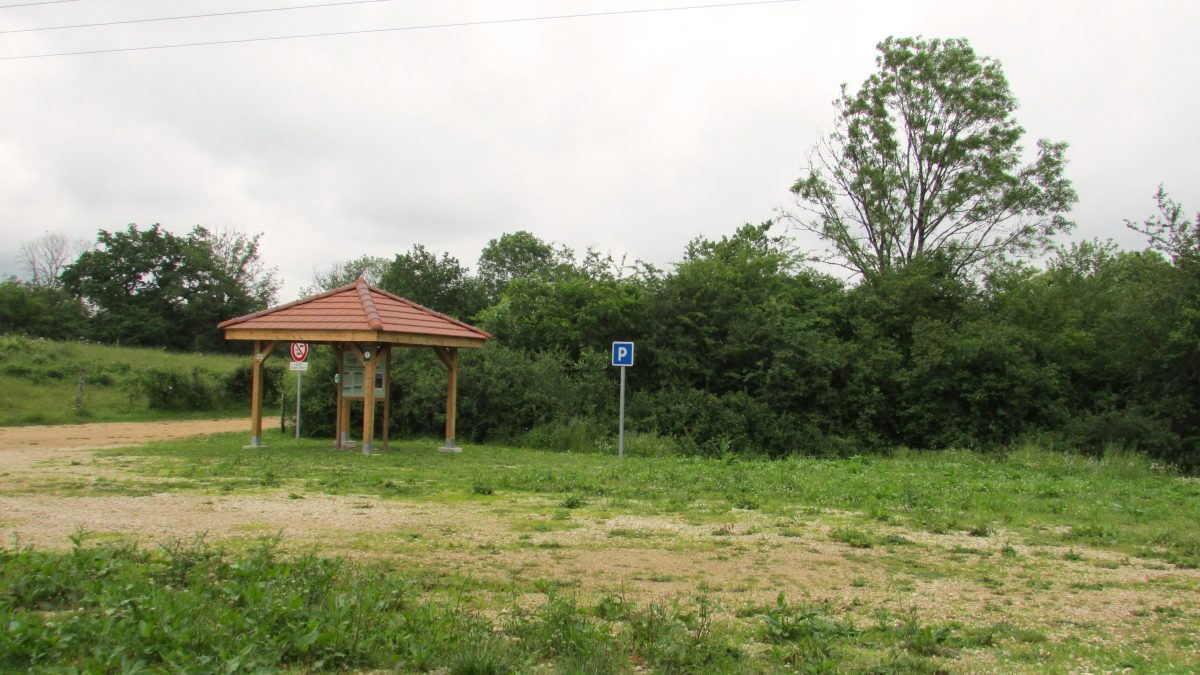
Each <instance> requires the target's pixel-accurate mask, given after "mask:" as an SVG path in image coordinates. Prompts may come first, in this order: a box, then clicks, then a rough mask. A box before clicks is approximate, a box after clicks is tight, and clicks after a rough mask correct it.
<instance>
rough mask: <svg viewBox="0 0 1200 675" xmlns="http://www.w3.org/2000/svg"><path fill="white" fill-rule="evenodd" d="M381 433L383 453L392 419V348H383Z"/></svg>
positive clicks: (385, 450)
mask: <svg viewBox="0 0 1200 675" xmlns="http://www.w3.org/2000/svg"><path fill="white" fill-rule="evenodd" d="M383 358H384V362H383V432H382V436H381V437H380V439H379V442H380V445H381V446H383V451H384V452H387V449H388V422H389V421H391V419H392V346H391V345H388V346H386V347H384V348H383Z"/></svg>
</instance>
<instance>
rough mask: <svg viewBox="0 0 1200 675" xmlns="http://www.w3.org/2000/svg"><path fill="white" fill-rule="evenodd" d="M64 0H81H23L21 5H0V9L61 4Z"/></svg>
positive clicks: (72, 0)
mask: <svg viewBox="0 0 1200 675" xmlns="http://www.w3.org/2000/svg"><path fill="white" fill-rule="evenodd" d="M64 2H79V0H43V1H42V2H22V3H21V4H19V5H0V9H11V8H13V7H33V6H34V5H61V4H62V3H64Z"/></svg>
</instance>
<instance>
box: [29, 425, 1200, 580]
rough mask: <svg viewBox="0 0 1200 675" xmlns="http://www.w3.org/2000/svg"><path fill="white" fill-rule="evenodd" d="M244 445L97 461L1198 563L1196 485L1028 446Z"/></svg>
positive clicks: (324, 485) (204, 481) (177, 473)
mask: <svg viewBox="0 0 1200 675" xmlns="http://www.w3.org/2000/svg"><path fill="white" fill-rule="evenodd" d="M243 441H244V438H243V437H242V436H241V435H237V434H230V435H217V436H210V437H205V438H199V439H193V440H188V441H174V442H166V443H156V444H151V445H147V446H143V447H138V448H129V449H122V450H114V451H107V452H105V453H103V454H105V455H107V456H123V457H138V458H142V459H144V460H146V461H143V462H139V463H138V467H137V468H136V471H138V472H141V474H142V475H143V476H144V477H145V479H147V480H159V479H164V478H169V479H172V480H180V481H181V487H182V488H183V489H194V490H206V491H214V490H220V491H224V492H226V493H228V492H231V491H238V490H260V489H262V488H265V487H271V488H273V487H277V486H286V487H287V489H288V490H291V491H297V492H303V491H312V492H324V493H329V494H365V495H377V496H380V497H387V498H422V499H430V498H432V499H439V500H448V501H454V500H460V499H470V498H475V499H494V498H495V497H496V496H503V495H506V494H507V495H513V494H517V495H534V496H545V497H546V498H547V499H550V500H553V502H554V505H556V506H560V507H561V506H564V505H570V506H567V508H573V507H584V508H585V509H586V508H599V507H600V506H601V501H602V500H603V502H604V503H606V504H620V503H621V502H622V500H634V501H636V503H638V504H641V505H643V507H644V508H645V509H648V510H650V511H653V512H660V513H673V514H685V515H694V516H697V517H701V518H717V517H721V516H722V514H729V513H731V512H732V511H734V510H736V509H744V508H745V506H746V501H747V498H746V497H745V495H747V494H753V495H754V503H755V507H756V509H755V512H756V513H762V514H765V515H785V516H789V517H790V516H795V515H797V514H800V515H803V513H804V512H806V510H807V511H809V512H813V513H820V512H822V511H824V510H829V509H834V510H847V511H852V512H854V513H857V514H860V515H859V516H856V517H854V518H852V519H851V520H852V521H853V522H849V523H846V524H843V525H842V526H841V527H842V529H841V531H840V532H837V533H835V535H834V537H833V539H834V540H836V541H843V542H845V543H850V544H851V545H854V546H859V547H865V546H873V545H878V544H880V543H883V544H887V543H889V541H890V540H889V539H888V538H887V536H888V535H886V534H877V533H875V532H876V530H875V528H877V527H878V526H879V523H880V518H879V514H880V513H886V514H887V515H888V525H889V526H899V527H905V528H908V529H911V530H924V531H926V532H929V533H933V534H945V533H955V534H964V535H966V534H970V535H973V536H975V537H979V538H980V541H987V540H988V539H991V538H994V536H992V535H993V534H994V533H995V532H998V531H1004V532H1011V533H1018V534H1020V535H1021V536H1022V537H1023V539H1024V541H1025V542H1026V543H1028V544H1038V545H1055V546H1064V547H1068V548H1070V547H1078V546H1083V545H1086V546H1088V547H1092V548H1102V549H1109V550H1113V551H1120V552H1124V553H1128V554H1135V555H1141V556H1149V557H1155V558H1159V559H1162V560H1165V561H1168V562H1171V563H1175V564H1179V565H1184V566H1197V565H1200V531H1197V530H1196V528H1195V523H1196V522H1200V481H1197V480H1195V479H1193V478H1187V477H1182V476H1179V475H1177V474H1175V473H1173V472H1171V471H1169V470H1163V469H1160V468H1157V467H1155V466H1154V465H1153V464H1151V462H1150V461H1148V460H1146V459H1144V458H1142V457H1139V456H1134V455H1110V456H1107V457H1104V458H1101V459H1096V458H1089V457H1082V456H1077V455H1068V454H1061V453H1057V452H1050V451H1044V450H1039V449H1036V448H1032V447H1025V448H1021V449H1018V450H1015V451H1013V452H1010V453H1007V454H1004V455H981V454H976V453H972V452H966V451H944V452H927V453H915V452H914V453H901V454H898V455H896V456H894V457H888V458H853V459H850V460H822V459H806V458H794V459H788V460H782V461H768V460H739V461H727V460H721V459H707V458H697V457H691V458H667V457H627V458H625V459H624V460H618V459H617V458H616V457H612V456H605V455H598V454H574V453H554V452H542V451H536V450H528V449H521V448H509V447H498V446H474V447H469V448H468V449H467V450H466V451H465V452H463V453H462V454H461V455H444V454H439V453H437V452H435V451H434V449H435V448H436V447H437V445H438V444H437V443H436V442H434V441H429V442H394V443H393V444H392V452H390V453H387V454H382V455H376V456H373V457H363V456H362V455H360V454H356V453H350V452H332V451H330V449H329V448H330V445H329V442H328V441H313V440H300V441H296V440H292V439H289V438H286V437H283V436H281V435H277V434H276V435H273V436H272V437H270V438H269V443H270V446H271V447H269V448H268V449H266V450H263V451H258V452H247V451H242V450H240V449H239V448H240V447H241V445H242V443H243ZM35 488H36V486H30V489H35ZM985 535H986V536H985ZM891 536H892V537H893V538H895V536H896V535H894V534H892V535H891Z"/></svg>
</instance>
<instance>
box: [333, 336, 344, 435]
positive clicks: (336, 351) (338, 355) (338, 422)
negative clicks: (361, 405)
mask: <svg viewBox="0 0 1200 675" xmlns="http://www.w3.org/2000/svg"><path fill="white" fill-rule="evenodd" d="M344 353H345V348H344V347H342V346H341V345H340V344H339V345H335V346H334V348H333V357H334V358H335V359H337V380H336V382H335V383H334V386H336V387H337V411H336V412H335V413H334V416H335V418H336V419H335V421H334V423H333V447H334V449H335V450H341V449H342V380H344V379H345V378H346V374H345V373H344V372H342V358H343V356H342V354H344Z"/></svg>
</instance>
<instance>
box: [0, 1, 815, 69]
mask: <svg viewBox="0 0 1200 675" xmlns="http://www.w3.org/2000/svg"><path fill="white" fill-rule="evenodd" d="M58 1H59V2H65V1H68V0H58ZM804 1H805V0H748V1H747V2H721V3H714V4H707V5H685V6H681V7H652V8H648V9H622V10H614V11H611V12H584V13H580V14H556V15H549V16H531V17H517V18H509V19H485V20H480V21H459V22H455V23H432V24H424V25H416V26H396V27H394V28H364V29H361V30H346V31H337V32H330V33H306V34H302V35H274V36H268V37H257V38H237V39H232V40H211V41H208V42H183V43H177V44H169V45H147V46H143V47H117V48H113V49H89V50H85V51H78V52H52V53H49V54H22V55H19V56H0V61H15V60H18V59H45V58H52V57H58V56H87V55H91V54H114V53H118V52H144V51H151V50H156V49H182V48H185V47H209V46H216V45H233V44H247V43H253V42H272V41H275V40H304V39H308V38H319V37H339V36H343V35H367V34H371V33H397V32H402V31H417V30H436V29H444V28H465V27H469V26H492V25H497V24H506V23H532V22H535V21H558V20H561V19H586V18H593V17H601V16H619V15H627V14H653V13H662V12H682V11H690V10H698V9H718V8H722V7H749V6H751V5H780V4H786V3H795V2H804Z"/></svg>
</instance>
